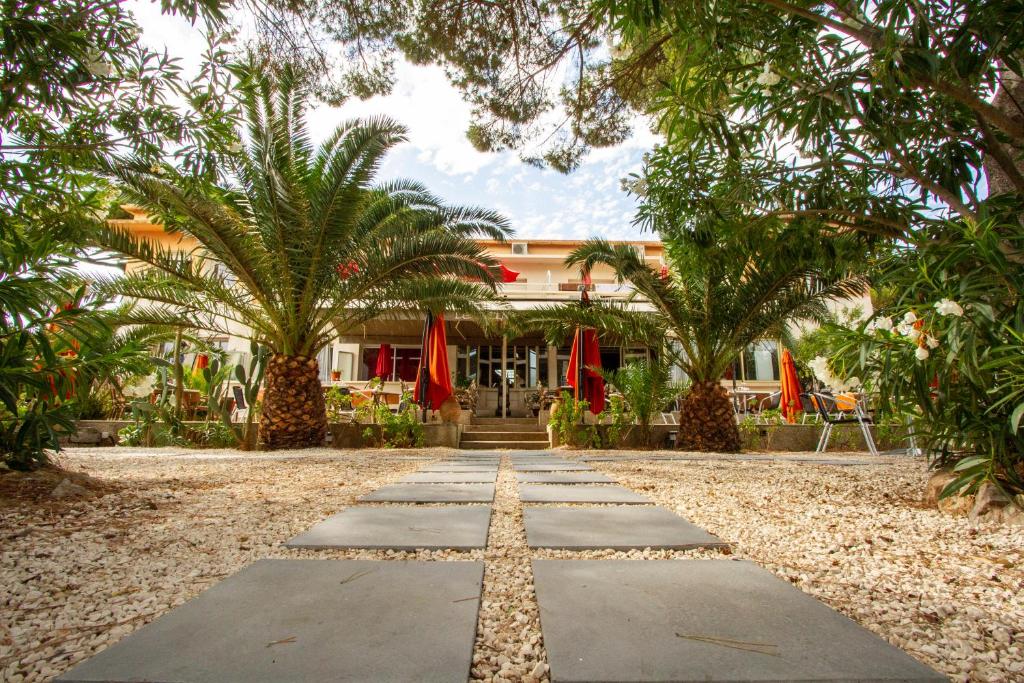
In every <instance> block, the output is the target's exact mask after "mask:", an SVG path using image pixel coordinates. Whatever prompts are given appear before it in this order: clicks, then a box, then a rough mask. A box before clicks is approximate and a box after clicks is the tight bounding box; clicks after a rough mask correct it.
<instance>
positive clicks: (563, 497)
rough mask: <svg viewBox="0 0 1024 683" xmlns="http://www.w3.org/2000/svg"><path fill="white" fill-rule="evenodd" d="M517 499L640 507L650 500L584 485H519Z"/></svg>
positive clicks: (616, 489)
mask: <svg viewBox="0 0 1024 683" xmlns="http://www.w3.org/2000/svg"><path fill="white" fill-rule="evenodd" d="M519 499H520V500H522V501H523V502H524V503H621V504H631V505H642V504H645V503H651V502H652V501H651V499H650V498H647V497H646V496H641V495H640V494H639V493H634V492H633V491H630V490H629V489H627V488H623V487H622V486H588V485H586V484H567V485H561V484H520V485H519Z"/></svg>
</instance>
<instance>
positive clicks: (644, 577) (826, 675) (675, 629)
mask: <svg viewBox="0 0 1024 683" xmlns="http://www.w3.org/2000/svg"><path fill="white" fill-rule="evenodd" d="M533 577H534V585H535V586H536V591H537V602H538V604H539V605H540V620H541V629H542V630H543V633H544V645H545V647H546V648H547V652H548V661H549V662H550V665H551V674H552V679H553V680H556V681H579V682H581V683H582V682H583V681H920V682H922V683H923V682H926V681H927V682H931V681H936V682H937V681H945V680H946V678H945V677H944V676H940V675H939V674H937V673H935V672H934V671H932V670H931V669H929V668H928V667H926V666H924V665H923V664H921V663H919V662H917V661H916V660H914V659H913V658H911V657H910V656H909V655H907V654H906V653H904V652H902V651H900V650H899V649H897V648H895V647H893V646H891V645H889V644H888V643H886V642H885V641H884V640H882V639H881V638H879V637H878V636H876V635H875V634H873V633H871V631H868V630H867V629H865V628H862V627H861V626H859V625H857V624H856V623H854V622H853V621H851V620H850V619H848V618H847V617H845V616H843V615H842V614H840V613H839V612H836V611H834V610H832V609H831V608H829V607H828V606H826V605H824V604H822V603H821V602H818V601H817V600H815V599H814V598H812V597H811V596H809V595H807V594H806V593H804V592H803V591H801V590H799V589H798V588H794V587H793V586H791V585H790V584H789V583H787V582H786V581H783V580H782V579H779V578H778V577H776V576H775V575H774V574H772V573H771V572H768V571H766V570H764V569H761V568H760V567H758V566H757V565H755V564H753V563H751V562H738V561H732V560H644V561H637V560H586V561H577V560H534V561H533Z"/></svg>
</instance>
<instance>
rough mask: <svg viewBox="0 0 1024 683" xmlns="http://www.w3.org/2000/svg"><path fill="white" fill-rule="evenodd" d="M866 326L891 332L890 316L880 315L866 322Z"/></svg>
mask: <svg viewBox="0 0 1024 683" xmlns="http://www.w3.org/2000/svg"><path fill="white" fill-rule="evenodd" d="M868 327H869V328H870V329H871V330H882V331H884V332H892V328H893V322H892V318H890V317H888V316H882V317H881V318H875V319H874V320H872V321H871V322H870V323H868Z"/></svg>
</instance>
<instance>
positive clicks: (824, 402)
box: [801, 393, 878, 455]
mask: <svg viewBox="0 0 1024 683" xmlns="http://www.w3.org/2000/svg"><path fill="white" fill-rule="evenodd" d="M805 395H806V394H801V396H805ZM810 396H811V397H812V398H813V399H814V403H815V404H816V406H817V409H818V415H819V416H820V417H821V420H822V422H824V425H823V426H822V428H821V438H820V439H818V447H817V448H815V449H814V452H815V453H824V452H825V450H826V449H827V448H828V440H829V438H830V437H831V436H832V428H833V427H835V426H836V425H839V424H854V423H856V424H858V425H859V426H860V431H861V434H863V435H864V443H866V444H867V446H868V451H869V452H870V453H871V455H878V448H877V447H876V446H875V437H874V436H873V435H872V434H871V425H872V421H871V417H870V416H869V415H868V414H867V413H866V412H865V411H864V408H863V406H862V405H861V404H860V402H859V401H855V402H854V404H853V410H851V411H849V412H848V413H844V412H838V411H837V408H836V397H835V396H826V395H825V394H817V393H815V394H811V395H810ZM837 415H838V416H837Z"/></svg>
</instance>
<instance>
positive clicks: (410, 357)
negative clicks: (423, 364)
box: [359, 346, 420, 382]
mask: <svg viewBox="0 0 1024 683" xmlns="http://www.w3.org/2000/svg"><path fill="white" fill-rule="evenodd" d="M378 351H379V349H378V347H376V346H368V347H365V348H364V349H363V355H362V359H361V362H360V363H359V379H360V381H366V380H369V379H372V378H373V377H374V376H375V373H376V371H377V353H378ZM419 365H420V347H418V346H408V347H404V348H403V347H392V349H391V374H390V375H388V376H387V377H385V379H386V380H387V381H390V382H397V381H398V380H402V381H404V382H415V381H416V370H417V369H418V368H419Z"/></svg>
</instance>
